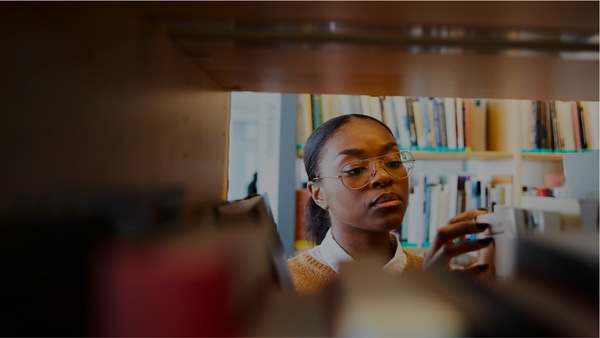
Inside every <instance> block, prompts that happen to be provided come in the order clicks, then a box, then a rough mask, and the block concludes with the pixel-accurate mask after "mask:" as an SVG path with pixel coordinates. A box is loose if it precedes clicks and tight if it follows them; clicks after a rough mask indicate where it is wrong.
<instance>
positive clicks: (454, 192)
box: [440, 173, 458, 219]
mask: <svg viewBox="0 0 600 338" xmlns="http://www.w3.org/2000/svg"><path fill="white" fill-rule="evenodd" d="M440 183H441V184H442V185H443V186H444V190H446V191H447V192H448V208H447V210H448V213H447V218H448V219H450V218H452V217H454V216H456V215H458V213H457V211H458V175H457V174H454V173H448V174H444V175H440Z"/></svg>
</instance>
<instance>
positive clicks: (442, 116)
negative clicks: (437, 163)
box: [435, 98, 448, 148]
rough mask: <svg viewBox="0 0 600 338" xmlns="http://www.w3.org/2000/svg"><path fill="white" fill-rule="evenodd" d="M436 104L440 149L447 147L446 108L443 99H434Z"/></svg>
mask: <svg viewBox="0 0 600 338" xmlns="http://www.w3.org/2000/svg"><path fill="white" fill-rule="evenodd" d="M435 100H436V103H437V110H438V118H439V126H440V146H441V147H442V148H447V147H448V135H447V132H446V107H445V105H444V99H442V98H435Z"/></svg>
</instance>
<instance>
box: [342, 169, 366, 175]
mask: <svg viewBox="0 0 600 338" xmlns="http://www.w3.org/2000/svg"><path fill="white" fill-rule="evenodd" d="M365 170H367V168H365V167H354V168H349V169H345V170H343V171H342V174H343V175H345V176H356V175H360V174H362V173H363V172H365Z"/></svg>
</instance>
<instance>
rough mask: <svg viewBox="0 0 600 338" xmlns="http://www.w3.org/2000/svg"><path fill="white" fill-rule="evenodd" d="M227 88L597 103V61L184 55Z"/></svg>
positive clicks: (222, 52)
mask: <svg viewBox="0 0 600 338" xmlns="http://www.w3.org/2000/svg"><path fill="white" fill-rule="evenodd" d="M186 51H187V52H188V53H190V54H191V57H194V56H193V55H201V57H197V58H195V60H196V62H197V63H198V65H199V66H200V67H201V68H202V69H205V70H206V72H207V73H209V74H211V76H212V77H213V78H215V79H216V80H217V81H218V82H219V83H221V84H222V85H223V86H224V87H227V88H231V89H234V90H247V91H262V92H290V93H330V94H370V95H405V96H439V97H467V98H468V97H471V98H476V97H479V98H497V99H499V98H503V99H538V100H550V99H559V98H562V99H563V100H589V101H597V100H598V97H599V96H598V95H599V94H598V93H599V87H598V83H599V81H598V73H599V67H598V62H597V61H570V60H562V59H558V58H555V57H529V58H527V57H503V56H499V55H445V56H442V55H427V54H421V55H414V54H408V53H406V52H402V51H399V50H394V49H391V48H390V49H381V48H368V47H360V46H335V47H328V48H314V49H300V48H298V49H294V48H291V49H269V48H264V49H260V48H243V47H237V48H234V49H229V48H217V47H205V48H192V47H188V48H187V49H186Z"/></svg>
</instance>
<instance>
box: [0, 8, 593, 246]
mask: <svg viewBox="0 0 600 338" xmlns="http://www.w3.org/2000/svg"><path fill="white" fill-rule="evenodd" d="M2 9H3V10H2V17H3V20H2V28H3V30H2V34H3V35H2V36H3V38H4V41H6V43H5V48H6V50H7V51H8V52H7V53H4V55H3V60H4V61H3V62H1V65H2V71H3V72H2V73H3V76H2V84H3V86H2V88H3V95H4V96H5V97H7V98H10V99H7V100H3V103H2V108H3V109H2V111H4V112H9V113H7V114H3V115H4V116H3V122H2V123H0V126H1V127H0V128H2V135H3V136H2V137H3V142H2V150H3V157H4V161H3V163H5V164H6V165H3V166H2V169H0V170H1V177H2V179H3V181H2V199H1V201H2V203H1V204H0V205H1V206H2V208H5V209H10V208H12V207H14V206H16V205H38V206H45V207H48V208H50V209H51V208H53V207H55V206H56V205H59V204H61V203H56V201H57V198H56V195H57V194H58V195H61V197H60V198H59V199H64V200H65V201H66V200H69V198H73V197H74V196H78V197H77V198H78V199H79V200H85V198H86V196H89V195H90V194H94V193H96V192H97V191H98V190H102V189H107V188H114V189H125V188H131V189H137V188H145V189H162V188H165V187H176V188H178V189H181V191H183V192H184V195H185V196H186V198H188V201H189V202H190V203H201V204H205V203H208V204H209V203H214V202H217V201H221V200H223V199H224V198H225V196H226V191H227V189H226V187H227V180H226V177H227V175H226V173H227V166H228V164H227V151H228V150H227V144H228V143H227V142H228V121H229V120H228V113H229V98H230V93H231V91H255V92H278V93H307V92H308V93H331V94H357V95H359V94H364V95H405V96H434V97H471V98H476V97H478V98H490V99H515V100H517V99H536V100H555V99H559V100H560V99H563V100H588V101H598V92H599V90H598V61H597V51H598V38H597V36H598V16H597V13H598V3H597V2H585V1H584V2H550V3H542V2H508V3H506V2H377V3H369V2H349V3H344V2H306V3H301V2H294V3H288V2H268V3H261V2H175V3H168V2H140V3H127V4H126V3H104V4H103V3H60V4H58V3H20V4H17V3H4V4H2ZM45 13H47V14H45ZM67 16H68V18H69V19H68V20H67V19H64V18H65V17H67ZM108 18H110V20H109V19H108ZM590 54H592V56H591V57H590V56H589V55H590ZM23 55H26V56H27V57H23ZM109 75H110V76H109ZM30 79H35V80H30ZM506 120H507V121H516V119H515V120H513V119H511V118H508V119H506ZM82 145H85V147H83V146H82ZM84 149H85V150H84ZM509 151H510V152H512V153H513V155H512V156H513V158H514V159H515V160H514V162H515V168H518V167H519V166H520V163H521V162H522V161H523V160H530V159H532V158H533V159H537V157H533V156H534V155H529V154H527V155H523V156H521V155H519V154H516V153H515V152H514V150H509ZM505 155H506V154H505V153H500V154H499V156H500V157H504V156H505ZM417 156H418V158H419V157H421V158H428V157H429V156H434V157H436V158H444V156H446V155H443V154H417ZM453 156H454V155H453ZM460 156H474V158H476V157H479V156H482V157H488V156H491V157H492V158H494V157H495V156H496V155H494V154H493V153H490V154H488V153H487V152H486V153H485V154H470V155H460ZM507 156H510V155H507ZM558 157H560V156H558ZM543 158H544V160H546V159H547V157H543ZM550 158H552V159H554V155H553V156H551V157H550ZM557 161H558V160H557ZM40 168H43V170H42V169H40ZM518 172H519V171H518V170H515V173H516V174H517V175H518ZM516 182H519V180H518V177H517V178H516ZM50 196H54V197H53V198H51V197H50ZM65 203H67V202H65ZM65 203H63V204H61V205H64V204H65ZM284 241H288V239H284Z"/></svg>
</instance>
